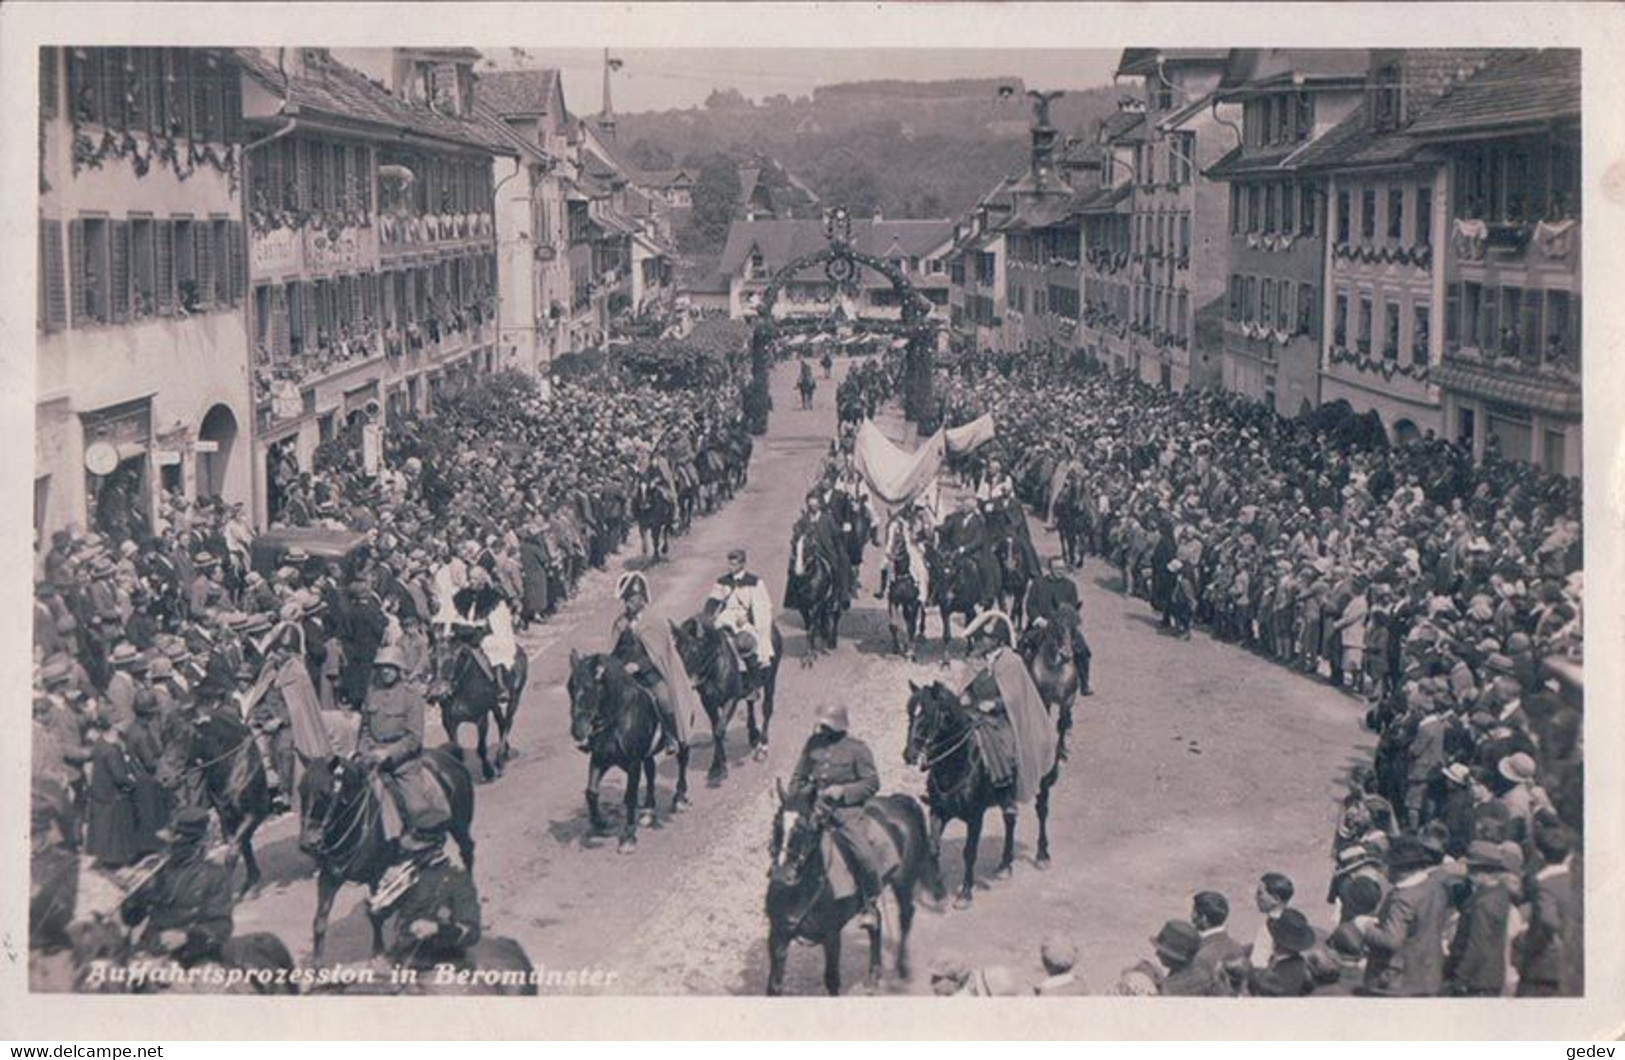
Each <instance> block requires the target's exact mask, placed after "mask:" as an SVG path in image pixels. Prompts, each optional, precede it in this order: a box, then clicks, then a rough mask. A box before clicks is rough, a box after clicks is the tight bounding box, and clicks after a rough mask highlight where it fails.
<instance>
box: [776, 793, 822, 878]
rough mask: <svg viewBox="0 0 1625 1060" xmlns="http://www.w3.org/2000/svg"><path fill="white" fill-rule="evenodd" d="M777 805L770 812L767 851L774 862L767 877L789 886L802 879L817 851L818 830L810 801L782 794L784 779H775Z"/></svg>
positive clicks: (819, 829) (819, 828)
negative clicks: (771, 817)
mask: <svg viewBox="0 0 1625 1060" xmlns="http://www.w3.org/2000/svg"><path fill="white" fill-rule="evenodd" d="M774 786H775V789H776V791H777V794H778V806H777V808H776V811H775V813H774V815H773V837H772V839H771V841H770V843H769V846H768V850H769V853H770V854H771V855H772V859H773V863H772V865H771V867H770V868H769V869H768V877H769V879H771V880H772V882H773V884H774V886H777V887H785V888H792V887H795V886H796V885H797V884H798V883H800V882H801V881H802V878H803V876H804V874H805V872H806V871H807V869H808V867H809V862H810V861H811V859H812V857H813V855H815V854H816V853H817V852H818V846H819V843H818V838H819V832H820V831H822V829H821V827H820V826H819V824H818V822H816V821H815V820H814V812H813V808H812V801H811V799H810V798H807V797H805V796H802V797H791V796H790V795H788V794H786V793H785V790H784V781H782V780H776V781H774Z"/></svg>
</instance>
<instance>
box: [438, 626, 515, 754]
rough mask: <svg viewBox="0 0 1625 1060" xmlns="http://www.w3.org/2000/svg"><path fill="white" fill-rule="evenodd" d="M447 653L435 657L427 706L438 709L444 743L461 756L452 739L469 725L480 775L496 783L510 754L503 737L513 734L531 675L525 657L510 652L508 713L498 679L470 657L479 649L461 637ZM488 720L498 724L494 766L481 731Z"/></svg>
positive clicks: (485, 726)
mask: <svg viewBox="0 0 1625 1060" xmlns="http://www.w3.org/2000/svg"><path fill="white" fill-rule="evenodd" d="M449 648H450V650H449V651H446V652H437V653H436V654H437V655H440V656H441V658H440V665H439V666H437V667H436V668H435V672H436V680H435V683H434V685H433V686H432V687H431V688H430V690H429V696H428V698H429V701H430V702H432V703H434V704H435V705H436V706H438V707H439V708H440V724H441V726H442V727H444V728H445V730H446V739H447V740H448V741H450V743H451V746H452V747H454V748H456V749H457V754H458V755H461V754H462V753H463V745H462V743H461V742H459V741H458V739H457V730H458V729H460V728H462V727H463V726H464V725H473V726H474V728H475V730H476V732H478V734H479V743H478V745H477V747H478V750H479V755H480V774H481V776H482V777H483V778H484V779H485V780H487V781H490V780H493V779H495V778H496V777H497V776H498V775H499V774H501V772H502V767H503V766H504V765H505V764H506V763H507V761H508V757H509V755H510V753H511V750H510V748H509V745H508V737H509V735H510V734H511V733H512V732H513V720H514V717H515V715H517V714H518V713H519V697H520V695H521V694H522V693H523V692H524V691H525V682H526V681H527V680H528V679H529V675H530V660H529V659H528V658H527V657H526V655H525V653H524V652H522V651H520V652H515V653H514V660H513V666H512V667H511V668H510V669H509V670H508V680H507V688H506V692H507V698H508V703H507V708H506V709H504V708H503V704H502V696H501V693H502V692H503V691H504V690H503V689H501V688H499V687H498V684H497V677H496V675H495V673H494V672H492V671H491V670H490V669H489V668H488V667H487V666H486V665H485V664H484V663H482V662H481V661H480V659H479V657H478V656H477V655H476V654H475V653H476V652H477V651H478V650H479V649H478V648H477V647H476V646H475V645H474V644H473V643H471V642H470V639H469V638H468V637H466V636H458V637H456V638H455V639H454V640H453V641H452V642H451V644H450V645H449ZM492 719H495V720H496V723H497V754H496V762H495V764H494V765H493V763H492V761H491V756H490V754H489V753H488V752H487V750H486V730H487V728H488V726H489V723H490V721H491V720H492Z"/></svg>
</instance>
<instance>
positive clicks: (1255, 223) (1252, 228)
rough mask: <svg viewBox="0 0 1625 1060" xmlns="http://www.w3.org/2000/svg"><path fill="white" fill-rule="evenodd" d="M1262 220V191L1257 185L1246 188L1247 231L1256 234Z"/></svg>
mask: <svg viewBox="0 0 1625 1060" xmlns="http://www.w3.org/2000/svg"><path fill="white" fill-rule="evenodd" d="M1263 220H1264V209H1263V189H1262V188H1260V187H1259V186H1258V185H1257V184H1251V185H1248V187H1247V231H1249V232H1256V231H1258V229H1259V226H1260V225H1261V224H1262V223H1263Z"/></svg>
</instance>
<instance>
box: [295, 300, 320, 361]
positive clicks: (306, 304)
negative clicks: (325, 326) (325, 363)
mask: <svg viewBox="0 0 1625 1060" xmlns="http://www.w3.org/2000/svg"><path fill="white" fill-rule="evenodd" d="M315 295H316V288H315V286H314V285H312V284H308V283H306V284H300V286H299V318H300V319H299V329H300V334H302V335H303V336H304V339H305V352H306V353H307V354H308V353H309V352H310V351H311V349H312V348H313V346H314V345H315V342H316V328H317V322H316V321H317V316H316V298H315Z"/></svg>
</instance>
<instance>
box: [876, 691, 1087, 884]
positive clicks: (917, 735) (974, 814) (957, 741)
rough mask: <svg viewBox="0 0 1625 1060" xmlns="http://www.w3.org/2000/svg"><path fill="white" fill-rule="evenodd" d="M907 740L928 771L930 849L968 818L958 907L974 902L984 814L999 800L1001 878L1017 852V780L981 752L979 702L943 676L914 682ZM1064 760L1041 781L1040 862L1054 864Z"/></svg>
mask: <svg viewBox="0 0 1625 1060" xmlns="http://www.w3.org/2000/svg"><path fill="white" fill-rule="evenodd" d="M909 689H910V691H911V694H910V696H909V700H908V740H907V743H906V745H905V747H904V750H903V761H904V762H907V763H908V764H909V765H916V764H917V765H918V766H919V767H920V768H921V769H923V770H924V771H925V773H926V781H925V793H926V794H925V801H926V805H928V806H929V807H931V849H932V851H933V853H935V852H938V851H940V850H941V843H942V833H943V831H944V830H945V829H946V828H947V827H948V823H949V822H950V821H964V822H965V875H964V878H963V880H962V881H961V883H960V888H959V896H958V897H957V898H955V899H954V905H955V907H957V908H961V909H963V908H965V907H966V906H969V905H970V904H971V900H972V898H973V896H974V892H975V885H976V850H977V847H978V846H979V845H980V844H981V841H982V818H983V817H985V816H986V814H987V811H988V810H990V809H992V808H993V807H995V806H997V807H998V808H999V812H1000V814H1002V815H1003V817H1004V852H1003V853H1002V854H1001V855H1000V857H999V865H998V868H996V869H995V870H994V873H993V874H994V876H995V877H997V878H1001V879H1002V878H1005V877H1008V876H1009V875H1010V874H1011V872H1012V870H1013V867H1014V865H1015V855H1016V784H1015V778H1014V777H1011V778H1010V779H1009V780H1007V781H1002V782H1001V781H998V780H995V779H994V774H993V773H992V772H991V771H990V770H989V769H988V766H987V763H986V762H985V761H984V760H983V758H982V750H981V748H980V747H979V746H978V740H977V738H976V726H977V725H979V724H982V721H981V719H980V717H979V716H978V715H977V713H976V711H975V708H974V707H971V706H969V705H968V704H966V703H965V702H964V701H963V700H962V698H961V697H960V696H958V695H956V694H955V693H954V692H953V690H952V689H950V688H948V687H947V686H946V685H944V684H943V683H942V682H940V681H936V682H933V683H931V684H930V685H926V686H924V687H921V686H919V685H916V684H915V683H914V682H912V681H910V682H909ZM1059 773H1060V766H1059V765H1056V766H1055V767H1054V768H1052V769H1051V770H1050V771H1049V773H1048V775H1046V776H1045V777H1044V778H1043V779H1042V780H1041V781H1040V782H1039V786H1038V797H1037V799H1036V803H1037V806H1036V808H1037V811H1038V852H1037V857H1036V859H1035V861H1036V863H1037V865H1038V867H1039V868H1047V867H1048V866H1049V861H1050V857H1049V792H1050V788H1051V787H1052V786H1054V784H1055V780H1056V777H1057V776H1058V775H1059Z"/></svg>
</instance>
